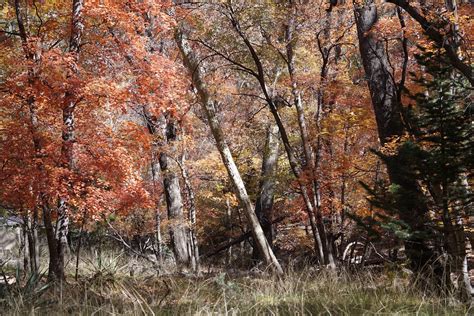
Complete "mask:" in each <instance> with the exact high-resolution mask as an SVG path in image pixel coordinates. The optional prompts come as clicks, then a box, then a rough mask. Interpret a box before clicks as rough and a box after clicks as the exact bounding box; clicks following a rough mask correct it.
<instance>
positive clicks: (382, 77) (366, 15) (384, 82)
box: [354, 0, 435, 273]
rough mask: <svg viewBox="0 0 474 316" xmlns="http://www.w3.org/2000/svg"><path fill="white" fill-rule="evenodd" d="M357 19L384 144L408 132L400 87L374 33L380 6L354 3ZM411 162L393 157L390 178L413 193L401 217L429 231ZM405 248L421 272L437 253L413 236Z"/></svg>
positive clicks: (381, 139)
mask: <svg viewBox="0 0 474 316" xmlns="http://www.w3.org/2000/svg"><path fill="white" fill-rule="evenodd" d="M354 13H355V20H356V25H357V33H358V39H359V49H360V54H361V57H362V62H363V65H364V69H365V73H366V78H367V83H368V86H369V90H370V95H371V99H372V105H373V108H374V112H375V118H376V121H377V128H378V134H379V138H380V142H381V144H382V145H384V144H385V143H387V142H389V141H390V140H391V139H392V138H393V137H399V136H401V135H403V133H404V130H405V129H404V126H403V123H402V117H401V110H400V105H399V103H398V101H397V87H396V83H395V81H394V78H393V76H392V74H391V73H390V70H389V69H390V66H389V62H388V56H387V52H386V51H385V44H384V43H383V42H382V41H380V40H378V39H377V35H376V34H374V33H375V30H374V29H373V27H374V25H375V24H376V22H377V19H378V16H377V7H376V4H375V1H373V0H369V1H366V3H365V4H363V5H362V4H360V5H357V4H354ZM406 164H409V162H408V161H404V159H403V157H401V156H400V155H396V156H393V157H390V160H389V161H387V163H386V167H387V171H388V175H389V178H390V181H391V182H392V183H394V184H398V185H400V186H401V187H403V188H405V189H406V192H410V194H412V195H413V196H408V195H406V196H404V197H403V199H404V203H403V209H402V210H400V214H399V216H400V219H401V220H402V221H404V222H405V223H406V224H408V225H409V227H410V228H411V229H412V230H413V231H426V230H427V227H425V223H427V222H428V221H427V220H426V219H427V212H428V208H427V205H426V204H425V203H418V201H421V200H423V199H422V198H421V197H423V193H422V191H421V188H420V186H419V185H418V183H417V182H416V181H415V180H414V179H411V178H408V177H406V175H404V174H403V173H401V172H400V170H401V168H402V167H403V166H405V165H406ZM405 250H406V254H407V257H408V258H409V259H410V261H411V262H410V265H411V268H412V269H413V270H414V271H415V272H417V273H420V272H422V271H423V270H425V269H426V268H427V267H430V264H431V262H432V260H433V259H434V258H435V253H434V251H433V249H432V248H431V247H429V246H428V245H427V244H426V242H425V240H423V239H422V238H419V237H411V238H409V239H408V240H406V241H405Z"/></svg>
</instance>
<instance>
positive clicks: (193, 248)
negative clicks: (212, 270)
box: [179, 153, 199, 271]
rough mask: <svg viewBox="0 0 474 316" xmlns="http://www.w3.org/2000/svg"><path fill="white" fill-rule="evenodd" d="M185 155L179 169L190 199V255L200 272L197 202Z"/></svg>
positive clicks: (195, 267) (194, 265) (194, 266)
mask: <svg viewBox="0 0 474 316" xmlns="http://www.w3.org/2000/svg"><path fill="white" fill-rule="evenodd" d="M185 157H186V156H185V154H184V153H183V154H182V155H181V162H180V163H179V168H180V169H181V176H182V177H183V181H184V186H185V187H186V192H187V197H188V204H189V205H188V221H189V225H190V227H189V230H188V232H189V249H190V251H189V253H190V255H191V266H192V269H193V271H199V247H198V242H197V236H196V202H195V199H194V190H193V187H192V185H191V181H190V180H189V177H188V173H187V171H186V165H185Z"/></svg>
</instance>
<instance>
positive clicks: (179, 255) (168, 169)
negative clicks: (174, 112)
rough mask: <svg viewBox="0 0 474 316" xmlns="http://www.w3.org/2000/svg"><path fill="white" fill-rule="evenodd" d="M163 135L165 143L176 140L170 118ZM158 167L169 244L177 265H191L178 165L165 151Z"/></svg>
mask: <svg viewBox="0 0 474 316" xmlns="http://www.w3.org/2000/svg"><path fill="white" fill-rule="evenodd" d="M163 123H164V124H165V125H164V129H165V131H164V134H165V135H164V136H165V139H166V143H167V144H169V145H171V146H173V142H175V141H176V140H177V134H176V126H175V124H174V122H172V119H169V118H168V119H165V120H164V122H163ZM159 160H160V168H161V172H162V174H163V187H164V191H165V198H166V205H167V209H168V220H169V232H170V238H171V246H172V249H173V253H174V255H175V258H176V263H177V264H178V267H180V266H181V267H183V266H192V263H191V261H192V255H191V253H190V252H189V251H188V250H189V244H190V243H191V240H190V235H189V233H188V232H189V227H188V225H187V223H186V222H187V221H186V219H185V216H184V207H183V198H182V195H181V186H180V183H179V169H178V168H179V167H178V164H177V162H176V161H174V160H173V159H171V158H170V157H169V156H168V154H167V153H166V152H161V153H160V156H159Z"/></svg>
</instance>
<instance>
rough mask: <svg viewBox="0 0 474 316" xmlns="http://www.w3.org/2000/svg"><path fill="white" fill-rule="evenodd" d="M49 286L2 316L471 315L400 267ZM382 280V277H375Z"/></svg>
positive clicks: (16, 297)
mask: <svg viewBox="0 0 474 316" xmlns="http://www.w3.org/2000/svg"><path fill="white" fill-rule="evenodd" d="M90 272H91V273H92V272H94V274H90V275H88V276H83V277H82V278H80V279H79V280H78V281H74V278H73V277H72V276H71V277H69V278H68V282H67V283H65V284H62V285H56V286H54V287H53V286H48V285H46V284H45V283H44V281H43V280H34V279H33V280H32V279H30V280H29V281H28V280H26V281H24V282H20V283H19V284H18V285H16V286H10V287H9V288H4V289H3V294H2V297H3V299H2V301H1V303H0V304H1V311H2V312H0V314H3V315H17V314H22V315H24V314H29V315H56V314H73V315H92V314H94V315H115V314H126V315H144V314H145V315H153V314H155V315H181V314H193V315H209V314H213V315H227V314H230V315H236V314H248V315H261V314H268V315H303V314H305V315H373V314H377V315H380V314H382V315H383V314H385V315H389V314H390V315H392V314H398V315H412V314H420V315H434V314H437V315H464V314H468V313H469V310H468V308H467V307H466V306H463V305H462V304H460V303H458V302H456V301H455V300H454V299H452V298H451V297H444V298H440V297H436V296H431V295H428V294H426V293H424V292H423V291H420V290H418V289H415V288H413V287H412V286H410V285H409V282H408V276H407V275H404V274H403V272H400V271H398V272H396V271H395V270H394V269H386V271H381V272H380V271H379V272H377V273H374V272H370V271H363V272H358V273H348V272H344V273H339V274H338V275H335V274H332V273H329V272H327V271H319V272H317V271H310V270H305V271H294V270H291V269H290V271H288V272H287V274H286V275H285V276H284V277H283V278H281V279H277V278H274V277H270V276H265V275H263V274H240V275H229V274H225V273H214V274H212V275H203V276H201V277H191V276H183V275H172V276H171V275H168V276H148V277H143V276H142V277H130V276H129V275H127V274H125V273H123V271H120V269H118V270H116V269H106V268H104V269H102V270H100V271H90ZM375 275H377V277H376V276H375Z"/></svg>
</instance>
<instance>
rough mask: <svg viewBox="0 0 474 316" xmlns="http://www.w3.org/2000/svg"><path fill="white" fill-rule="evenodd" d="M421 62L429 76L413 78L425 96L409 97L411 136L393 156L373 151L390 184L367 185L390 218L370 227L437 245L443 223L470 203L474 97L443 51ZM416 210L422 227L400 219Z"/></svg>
mask: <svg viewBox="0 0 474 316" xmlns="http://www.w3.org/2000/svg"><path fill="white" fill-rule="evenodd" d="M417 60H418V63H419V64H420V65H421V66H423V68H424V69H425V73H424V74H422V75H416V76H417V77H416V79H415V80H416V82H417V83H418V84H419V85H420V86H421V87H422V88H423V89H422V91H421V92H419V93H416V94H413V95H410V97H411V98H412V99H413V100H414V101H415V105H413V106H410V107H409V108H408V110H407V112H406V118H405V119H406V122H405V123H407V130H409V135H407V136H406V137H405V138H404V139H402V140H401V141H400V142H399V143H398V144H397V147H396V150H395V153H393V152H391V153H390V154H386V153H382V152H375V154H376V155H377V156H379V157H380V159H381V160H382V161H383V162H384V163H385V164H386V165H387V169H388V170H389V173H391V174H390V178H391V181H392V183H391V184H389V185H387V184H384V183H380V182H379V183H377V184H376V186H375V188H370V187H369V186H367V185H365V184H363V186H364V187H365V188H366V190H367V191H368V192H369V194H370V198H369V200H370V202H371V203H372V205H373V206H375V207H376V208H378V209H381V210H383V214H386V215H383V214H382V213H381V212H375V214H376V215H375V218H373V219H372V222H371V223H370V225H372V226H378V227H381V228H383V229H384V230H386V231H390V232H392V233H394V235H395V236H397V237H398V238H400V239H402V240H413V239H418V240H430V241H434V240H435V239H436V238H438V237H439V236H440V235H439V232H440V231H442V229H443V227H440V225H439V223H440V222H441V218H443V216H444V219H445V220H446V218H448V219H447V220H448V221H451V220H452V219H453V218H455V217H456V216H459V215H463V214H461V213H462V212H463V211H464V209H465V206H466V205H467V204H468V203H470V201H472V194H471V193H469V192H468V190H466V188H465V185H463V184H462V183H461V180H462V178H463V177H469V174H468V173H469V172H470V170H472V169H473V165H472V164H473V162H474V157H473V151H472V148H474V147H473V145H474V144H473V134H472V126H471V120H472V116H471V114H472V113H471V111H472V96H471V91H470V89H469V88H468V87H467V83H466V82H465V81H463V80H462V78H461V77H459V76H457V75H456V74H455V73H454V72H453V70H452V68H451V67H450V66H449V63H447V62H446V61H445V60H444V56H443V55H442V54H440V53H439V52H427V51H425V52H423V54H421V55H418V56H417ZM413 75H414V76H415V74H413ZM419 205H428V206H429V208H424V209H423V208H420V207H419ZM416 210H421V212H420V214H419V215H420V221H419V222H418V223H417V222H412V223H404V222H403V220H401V219H403V218H405V217H404V216H403V215H404V214H408V213H409V212H415V211H416ZM398 218H400V220H397V219H398ZM365 223H366V224H367V223H368V222H367V221H365ZM437 236H438V237H437Z"/></svg>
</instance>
